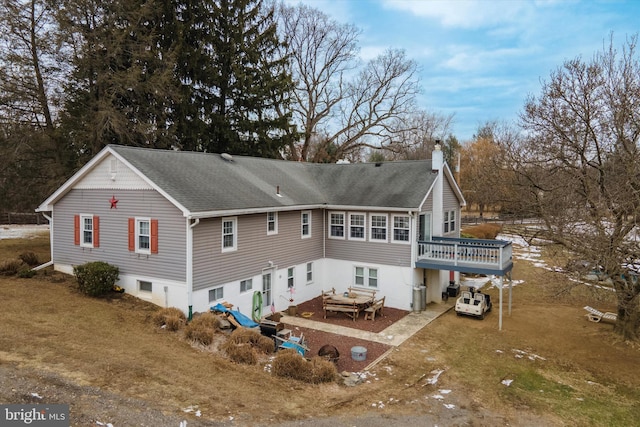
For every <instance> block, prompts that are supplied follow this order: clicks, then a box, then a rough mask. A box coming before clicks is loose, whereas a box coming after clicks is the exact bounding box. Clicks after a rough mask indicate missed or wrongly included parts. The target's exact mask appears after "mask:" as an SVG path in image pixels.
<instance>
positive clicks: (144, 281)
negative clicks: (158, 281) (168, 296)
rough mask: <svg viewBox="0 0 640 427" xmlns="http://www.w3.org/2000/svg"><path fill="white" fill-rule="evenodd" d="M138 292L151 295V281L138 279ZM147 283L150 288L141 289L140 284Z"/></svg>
mask: <svg viewBox="0 0 640 427" xmlns="http://www.w3.org/2000/svg"><path fill="white" fill-rule="evenodd" d="M137 282H138V292H139V293H141V294H142V295H151V294H153V282H151V281H149V280H138V281H137ZM147 283H148V284H149V286H150V287H151V289H150V290H146V289H142V285H143V284H147Z"/></svg>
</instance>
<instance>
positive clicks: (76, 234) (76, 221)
mask: <svg viewBox="0 0 640 427" xmlns="http://www.w3.org/2000/svg"><path fill="white" fill-rule="evenodd" d="M73 244H74V245H79V244H80V215H74V216H73Z"/></svg>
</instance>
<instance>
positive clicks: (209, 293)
mask: <svg viewBox="0 0 640 427" xmlns="http://www.w3.org/2000/svg"><path fill="white" fill-rule="evenodd" d="M218 290H220V292H221V295H220V296H219V297H216V298H213V299H211V292H214V297H215V293H216V291H218ZM207 294H208V295H207V296H208V298H209V304H211V303H212V302H216V301H220V300H223V299H224V285H222V286H216V287H214V288H211V289H209V292H208V293H207Z"/></svg>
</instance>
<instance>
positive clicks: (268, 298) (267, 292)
mask: <svg viewBox="0 0 640 427" xmlns="http://www.w3.org/2000/svg"><path fill="white" fill-rule="evenodd" d="M272 278H273V272H272V271H271V270H269V271H263V272H262V305H263V306H264V307H265V308H269V307H270V306H271V302H272V298H273V297H272V290H271V288H272Z"/></svg>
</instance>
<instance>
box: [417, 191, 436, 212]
mask: <svg viewBox="0 0 640 427" xmlns="http://www.w3.org/2000/svg"><path fill="white" fill-rule="evenodd" d="M432 211H433V194H432V193H429V197H427V200H425V202H424V204H423V205H422V210H420V212H432Z"/></svg>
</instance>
